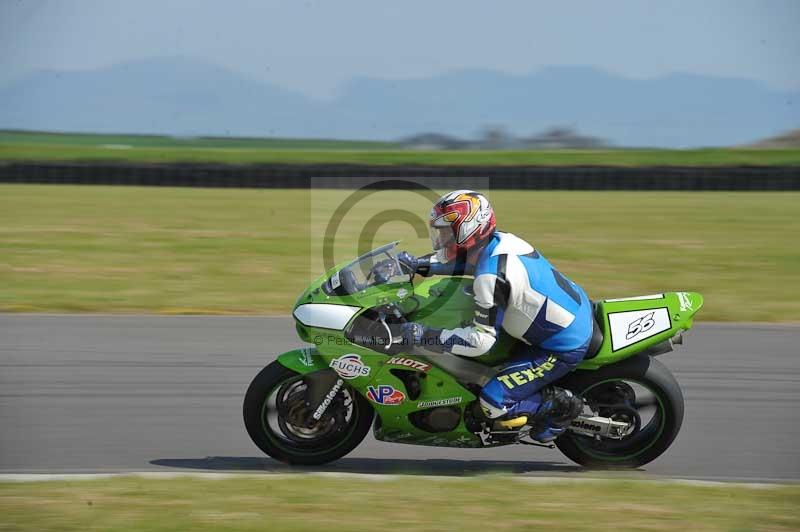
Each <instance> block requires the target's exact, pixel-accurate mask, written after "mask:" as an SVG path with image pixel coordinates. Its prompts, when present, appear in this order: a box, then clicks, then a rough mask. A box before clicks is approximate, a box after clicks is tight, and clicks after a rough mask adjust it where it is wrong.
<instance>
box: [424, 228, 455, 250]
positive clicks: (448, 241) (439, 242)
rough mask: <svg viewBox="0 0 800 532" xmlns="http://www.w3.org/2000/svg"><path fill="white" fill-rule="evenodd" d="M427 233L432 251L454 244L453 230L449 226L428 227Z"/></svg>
mask: <svg viewBox="0 0 800 532" xmlns="http://www.w3.org/2000/svg"><path fill="white" fill-rule="evenodd" d="M428 232H429V233H430V237H431V246H432V247H433V250H434V251H440V250H443V249H446V248H447V247H448V246H452V245H453V244H455V243H456V238H455V235H453V228H452V227H450V226H449V225H448V226H447V227H430V228H429V229H428Z"/></svg>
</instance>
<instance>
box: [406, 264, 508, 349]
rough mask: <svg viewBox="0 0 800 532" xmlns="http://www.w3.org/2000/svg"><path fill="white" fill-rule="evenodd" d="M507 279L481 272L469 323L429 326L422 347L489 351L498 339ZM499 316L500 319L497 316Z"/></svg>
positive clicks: (477, 281)
mask: <svg viewBox="0 0 800 532" xmlns="http://www.w3.org/2000/svg"><path fill="white" fill-rule="evenodd" d="M504 284H505V281H501V280H498V279H497V276H496V275H494V274H489V273H485V274H481V275H479V276H478V277H476V278H475V281H474V282H473V284H472V287H473V290H474V291H475V317H474V318H473V320H472V324H470V325H469V326H468V327H460V328H457V329H426V330H425V332H424V333H423V335H422V341H421V342H420V343H421V344H422V347H424V348H425V349H427V350H428V351H433V352H435V353H453V354H454V355H460V356H466V357H479V356H481V355H483V354H485V353H487V352H488V351H489V350H490V349H491V348H492V346H493V345H494V343H495V341H496V339H497V329H496V327H497V326H498V324H499V323H500V321H501V320H502V313H503V309H504V308H505V301H504V300H505V299H507V290H506V289H505V287H504V286H498V285H504ZM498 317H499V318H500V319H498Z"/></svg>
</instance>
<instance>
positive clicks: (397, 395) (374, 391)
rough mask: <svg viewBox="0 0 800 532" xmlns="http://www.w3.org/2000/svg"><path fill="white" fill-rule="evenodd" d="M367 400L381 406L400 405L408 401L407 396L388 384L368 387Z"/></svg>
mask: <svg viewBox="0 0 800 532" xmlns="http://www.w3.org/2000/svg"><path fill="white" fill-rule="evenodd" d="M367 399H369V400H370V401H372V402H373V403H378V404H379V405H387V406H392V405H399V404H400V403H402V402H403V401H405V399H406V395H405V394H404V393H403V392H401V391H400V390H397V389H395V388H394V386H389V385H388V384H381V385H380V386H367Z"/></svg>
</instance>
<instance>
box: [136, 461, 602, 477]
mask: <svg viewBox="0 0 800 532" xmlns="http://www.w3.org/2000/svg"><path fill="white" fill-rule="evenodd" d="M150 464H152V465H155V466H161V467H171V468H178V469H196V470H206V471H230V472H236V471H249V472H254V471H261V472H265V473H302V472H324V473H361V474H378V475H399V474H402V475H441V476H456V477H458V476H470V475H483V474H489V473H506V474H508V473H513V474H524V473H581V472H583V471H586V469H584V468H583V467H580V466H578V465H571V464H564V463H560V462H530V461H524V462H523V461H510V460H450V459H426V460H409V459H391V458H342V459H340V460H337V461H336V462H333V463H331V464H326V465H323V466H291V465H288V464H284V463H282V462H278V461H276V460H272V459H270V458H261V457H248V456H242V457H237V456H206V457H205V458H159V459H156V460H151V461H150Z"/></svg>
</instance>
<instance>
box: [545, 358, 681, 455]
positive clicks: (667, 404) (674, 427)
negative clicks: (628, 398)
mask: <svg viewBox="0 0 800 532" xmlns="http://www.w3.org/2000/svg"><path fill="white" fill-rule="evenodd" d="M615 381H623V382H625V381H627V382H633V383H635V384H636V385H640V386H642V387H643V388H646V389H647V390H648V391H649V392H651V393H652V394H653V396H654V403H653V404H654V406H655V408H656V412H657V417H656V416H655V415H654V418H653V419H654V420H655V421H656V422H657V424H656V425H653V426H650V425H648V426H647V427H642V428H641V430H640V431H639V432H636V433H634V434H632V435H630V436H627V437H626V438H625V439H623V440H621V441H619V442H618V443H612V444H611V445H609V444H608V443H604V441H605V440H604V441H601V442H597V441H596V440H594V439H592V438H591V437H589V436H582V435H580V434H577V433H574V432H570V431H567V432H566V433H565V434H564V435H562V436H561V437H559V438H558V439H557V440H556V441H555V444H556V446H557V447H558V449H559V450H560V451H561V452H562V453H564V454H565V455H566V456H567V457H568V458H569V459H570V460H572V461H574V462H577V463H578V464H580V465H582V466H585V467H589V468H599V469H616V468H636V467H640V466H643V465H644V464H647V463H649V462H651V461H653V460H655V459H656V458H658V457H659V456H661V454H662V453H663V452H664V451H666V450H667V448H669V446H670V445H671V444H672V442H673V441H674V440H675V438H676V437H677V435H678V432H679V431H680V428H681V424H682V423H683V408H684V403H683V393H682V392H681V388H680V386H679V385H678V382H677V381H676V380H675V377H674V376H673V375H672V373H670V371H669V370H668V369H667V367H666V366H664V365H663V364H662V363H661V362H659V361H658V360H656V359H654V358H651V357H649V356H645V355H639V356H636V357H633V358H630V359H627V360H624V361H622V362H619V363H617V364H613V365H611V366H606V367H603V368H601V369H598V370H595V371H591V370H587V371H579V372H575V373H573V374H571V375H569V376H568V377H567V378H566V379H564V380H563V381H561V382H560V383H559V386H564V387H566V388H569V389H570V390H571V391H572V392H573V393H575V394H577V395H580V396H584V395H587V394H588V397H591V394H592V390H598V389H600V388H599V387H600V386H604V385H605V386H608V385H612V386H613V385H614V384H615ZM645 431H648V432H649V434H647V433H645ZM637 434H638V435H639V436H637ZM635 436H636V437H637V438H638V440H637V439H636V438H634V437H635ZM626 440H629V443H628V444H627V445H626V443H625V442H626Z"/></svg>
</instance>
